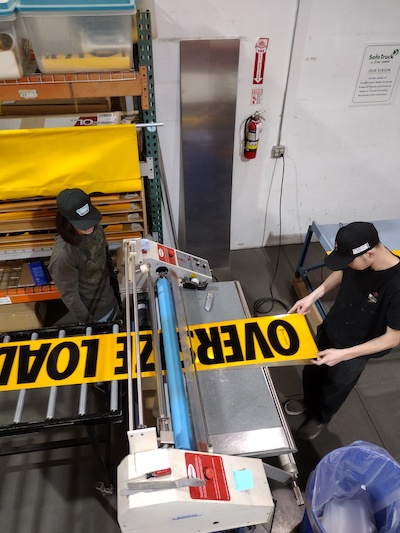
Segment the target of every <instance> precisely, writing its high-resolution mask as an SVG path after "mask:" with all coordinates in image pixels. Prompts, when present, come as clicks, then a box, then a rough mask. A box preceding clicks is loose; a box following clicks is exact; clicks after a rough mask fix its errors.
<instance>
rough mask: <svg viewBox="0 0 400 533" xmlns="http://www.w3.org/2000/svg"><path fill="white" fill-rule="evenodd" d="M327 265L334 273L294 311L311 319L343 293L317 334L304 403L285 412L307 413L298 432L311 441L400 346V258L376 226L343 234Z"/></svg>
mask: <svg viewBox="0 0 400 533" xmlns="http://www.w3.org/2000/svg"><path fill="white" fill-rule="evenodd" d="M325 264H326V266H327V267H328V268H329V269H330V270H333V271H334V272H333V273H332V274H330V275H329V276H328V278H327V279H326V280H325V281H324V282H323V283H322V284H321V285H319V286H318V287H317V288H316V289H315V290H314V291H313V292H311V293H310V294H309V295H307V296H306V297H304V298H302V299H301V300H298V301H297V302H296V303H295V304H294V306H293V307H292V308H291V309H290V310H289V313H291V312H294V311H297V313H298V314H299V315H306V314H308V313H309V312H310V309H311V306H312V305H313V303H314V302H315V301H316V300H318V299H319V298H321V297H322V296H323V295H324V294H327V293H328V292H329V291H331V290H333V289H335V288H337V287H339V292H338V295H337V298H336V300H335V302H334V304H333V306H332V309H331V310H330V311H329V313H328V315H327V316H326V318H325V320H324V321H323V323H322V324H321V325H320V326H319V327H318V330H317V338H316V342H317V346H318V349H319V352H318V353H317V354H316V358H315V359H314V360H312V363H313V364H311V365H306V366H305V367H304V370H303V390H304V401H298V400H290V401H289V402H287V403H286V404H285V406H284V409H285V412H286V413H287V414H290V415H295V414H301V413H304V412H305V413H306V415H307V417H306V420H305V422H304V423H303V424H302V425H301V426H300V428H299V430H298V435H299V437H300V438H302V439H305V440H311V439H313V438H315V437H316V436H317V435H319V433H320V432H321V431H322V429H323V428H324V426H325V425H326V424H327V423H328V422H329V421H330V420H331V418H332V416H333V415H334V414H335V413H336V412H337V411H338V409H339V408H340V407H341V405H342V404H343V402H344V401H345V400H346V398H347V396H348V395H349V393H350V392H351V390H352V389H353V387H354V386H355V384H356V383H357V380H358V378H359V377H360V375H361V373H362V371H363V370H364V368H365V365H366V363H367V361H368V359H370V358H372V357H382V356H383V355H385V354H387V353H389V352H390V350H391V349H392V348H394V347H395V346H398V345H399V344H400V258H399V257H397V256H396V255H394V254H392V252H391V251H390V250H388V249H387V248H386V247H385V246H384V245H383V244H382V243H381V242H380V240H379V236H378V232H377V230H376V228H375V227H374V225H373V224H371V223H369V222H353V223H351V224H348V225H347V226H343V227H342V228H340V229H339V231H338V233H337V235H336V241H335V249H334V251H333V252H332V253H331V254H329V255H327V256H326V258H325Z"/></svg>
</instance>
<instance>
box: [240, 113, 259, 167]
mask: <svg viewBox="0 0 400 533" xmlns="http://www.w3.org/2000/svg"><path fill="white" fill-rule="evenodd" d="M261 119H262V120H264V119H263V117H262V116H261V114H260V112H259V111H256V112H255V113H254V114H253V115H251V116H250V117H249V118H248V119H247V120H246V122H245V124H244V153H243V155H244V157H245V158H246V159H254V158H255V157H256V155H257V148H258V141H259V139H260V133H261V130H262V124H261Z"/></svg>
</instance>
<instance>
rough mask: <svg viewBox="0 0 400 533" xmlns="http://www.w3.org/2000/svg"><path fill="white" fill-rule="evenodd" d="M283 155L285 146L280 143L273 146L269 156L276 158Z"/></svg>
mask: <svg viewBox="0 0 400 533" xmlns="http://www.w3.org/2000/svg"><path fill="white" fill-rule="evenodd" d="M284 155H285V147H284V146H282V145H279V146H276V145H275V146H273V147H272V150H271V157H272V159H278V158H279V157H283V156H284Z"/></svg>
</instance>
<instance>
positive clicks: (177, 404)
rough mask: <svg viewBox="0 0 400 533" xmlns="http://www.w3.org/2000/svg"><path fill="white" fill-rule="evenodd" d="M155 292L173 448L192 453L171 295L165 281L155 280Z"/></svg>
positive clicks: (161, 279)
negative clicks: (165, 370)
mask: <svg viewBox="0 0 400 533" xmlns="http://www.w3.org/2000/svg"><path fill="white" fill-rule="evenodd" d="M157 290H158V305H159V309H160V320H161V329H162V338H163V345H164V352H165V364H166V367H167V383H168V394H169V401H170V408H171V418H172V429H173V431H174V438H175V448H179V449H181V450H193V449H194V448H193V433H192V428H191V424H190V418H189V408H188V402H187V398H186V393H185V385H184V382H183V374H182V364H181V359H180V354H179V344H178V338H177V333H176V323H175V313H174V307H173V303H172V293H171V287H170V285H169V281H168V279H166V278H159V279H158V281H157Z"/></svg>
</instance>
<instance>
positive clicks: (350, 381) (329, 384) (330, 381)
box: [303, 327, 369, 424]
mask: <svg viewBox="0 0 400 533" xmlns="http://www.w3.org/2000/svg"><path fill="white" fill-rule="evenodd" d="M316 342H317V346H318V349H319V350H324V349H326V348H330V347H332V344H331V343H330V341H329V339H328V338H327V336H326V335H325V332H324V330H323V327H322V328H321V327H320V328H319V329H318V333H317V339H316ZM368 359H369V357H356V358H355V359H350V360H349V361H342V362H341V363H338V364H337V365H335V366H331V367H330V366H327V365H322V366H316V365H313V364H311V365H306V366H305V367H304V369H303V390H304V403H305V406H306V408H307V413H308V415H309V416H310V417H312V418H316V419H317V420H319V421H320V422H322V423H324V424H327V423H328V422H329V421H330V419H331V418H332V416H333V415H334V414H335V413H336V412H337V411H338V410H339V408H340V407H341V406H342V404H343V403H344V401H345V400H346V398H347V396H348V395H349V394H350V392H351V390H352V389H353V387H354V386H355V384H356V383H357V381H358V379H359V377H360V376H361V374H362V372H363V370H364V368H365V365H366V364H367V361H368Z"/></svg>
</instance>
